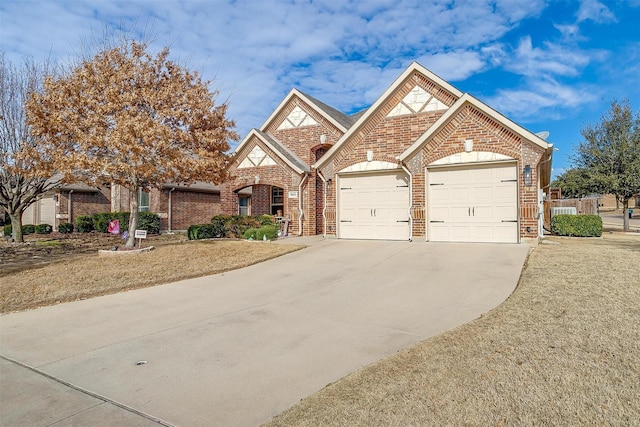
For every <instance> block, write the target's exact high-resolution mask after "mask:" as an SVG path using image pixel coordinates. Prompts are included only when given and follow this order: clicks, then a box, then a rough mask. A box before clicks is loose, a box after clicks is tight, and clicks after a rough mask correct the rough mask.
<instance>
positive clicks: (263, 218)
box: [258, 215, 276, 225]
mask: <svg viewBox="0 0 640 427" xmlns="http://www.w3.org/2000/svg"><path fill="white" fill-rule="evenodd" d="M258 220H259V221H260V225H274V224H275V223H276V219H275V217H274V216H273V215H260V216H259V217H258Z"/></svg>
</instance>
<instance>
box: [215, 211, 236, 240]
mask: <svg viewBox="0 0 640 427" xmlns="http://www.w3.org/2000/svg"><path fill="white" fill-rule="evenodd" d="M231 221H232V217H231V215H216V216H214V217H213V218H211V225H212V226H213V231H214V233H215V235H216V237H224V236H225V235H226V234H227V224H228V223H230V222H231Z"/></svg>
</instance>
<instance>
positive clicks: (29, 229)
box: [22, 224, 36, 236]
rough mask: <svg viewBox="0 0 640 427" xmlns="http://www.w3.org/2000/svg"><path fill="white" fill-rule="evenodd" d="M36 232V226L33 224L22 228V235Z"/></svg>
mask: <svg viewBox="0 0 640 427" xmlns="http://www.w3.org/2000/svg"><path fill="white" fill-rule="evenodd" d="M35 232H36V226H35V225H33V224H26V225H23V226H22V235H23V236H26V235H27V234H33V233H35Z"/></svg>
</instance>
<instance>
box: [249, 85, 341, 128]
mask: <svg viewBox="0 0 640 427" xmlns="http://www.w3.org/2000/svg"><path fill="white" fill-rule="evenodd" d="M294 97H297V98H300V99H301V100H302V101H304V102H305V103H307V104H309V106H310V107H311V108H313V109H314V110H316V112H318V114H320V115H321V116H322V117H324V118H325V119H327V120H328V121H329V122H330V123H331V124H333V125H334V126H335V127H337V128H338V129H340V130H341V131H342V132H346V131H347V129H348V128H349V127H350V126H351V125H352V124H353V121H352V120H351V119H350V118H349V116H347V115H346V114H343V113H341V112H340V111H338V110H336V109H335V108H333V107H330V106H328V105H327V104H325V103H323V102H320V101H318V100H317V99H315V98H313V97H311V96H309V95H306V94H304V93H302V92H300V91H299V90H298V89H291V92H289V94H288V95H287V96H286V97H285V98H284V99H283V100H282V102H281V103H280V104H279V105H278V106H277V107H276V109H275V110H273V113H271V115H270V116H269V117H268V118H267V120H266V121H265V122H264V123H263V124H262V126H260V130H261V131H266V130H267V128H268V127H269V125H270V124H271V122H272V121H273V120H274V119H275V118H276V116H277V115H278V114H280V111H281V110H282V109H283V108H284V107H285V106H286V105H287V104H288V103H289V102H290V101H291V100H292V99H293V98H294Z"/></svg>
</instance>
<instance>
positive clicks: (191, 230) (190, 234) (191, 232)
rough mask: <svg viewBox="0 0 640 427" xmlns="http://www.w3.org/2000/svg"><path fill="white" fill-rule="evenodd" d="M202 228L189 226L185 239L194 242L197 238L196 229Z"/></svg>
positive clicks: (199, 225) (195, 225)
mask: <svg viewBox="0 0 640 427" xmlns="http://www.w3.org/2000/svg"><path fill="white" fill-rule="evenodd" d="M200 227H202V224H194V225H190V226H189V228H188V229H187V238H188V239H189V240H196V239H197V236H198V229H199V228H200Z"/></svg>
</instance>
